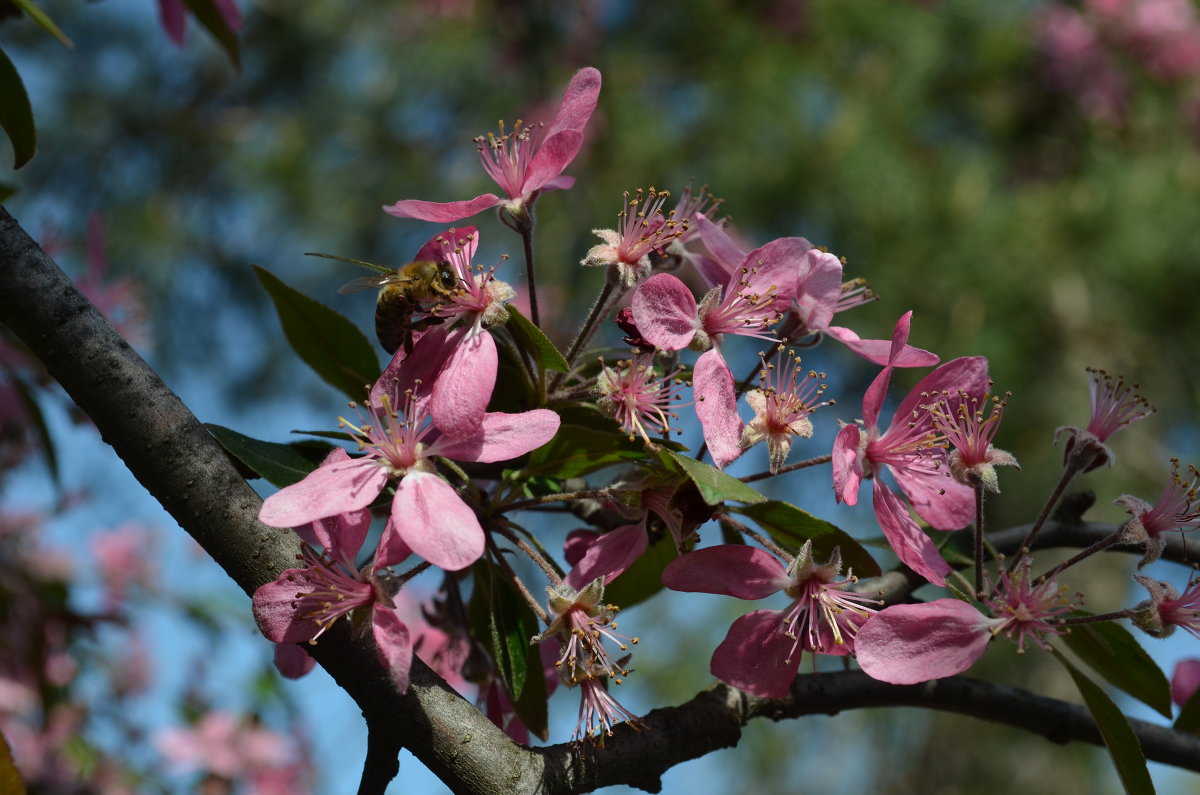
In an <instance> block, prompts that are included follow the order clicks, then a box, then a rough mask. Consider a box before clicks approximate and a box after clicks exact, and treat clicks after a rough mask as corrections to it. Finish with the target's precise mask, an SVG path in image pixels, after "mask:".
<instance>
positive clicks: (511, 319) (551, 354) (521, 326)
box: [505, 304, 571, 373]
mask: <svg viewBox="0 0 1200 795" xmlns="http://www.w3.org/2000/svg"><path fill="white" fill-rule="evenodd" d="M505 308H506V309H507V310H508V324H507V328H508V330H509V333H511V334H512V336H513V339H515V340H516V341H517V344H518V345H520V346H521V348H522V349H524V350H525V351H528V352H529V353H531V354H533V357H534V360H535V361H536V362H537V363H538V366H539V367H541V368H542V369H544V370H557V371H558V372H560V373H565V372H567V371H568V370H570V369H571V368H570V365H568V364H567V360H566V359H565V358H563V355H562V354H561V353H559V352H558V348H555V347H554V343H553V342H551V341H550V338H549V337H547V336H546V335H545V334H543V333H542V330H541V329H540V328H538V327H537V326H535V325H533V321H531V320H529V318H527V317H525V316H524V315H522V314H521V313H520V311H518V310H517V308H516V307H515V306H513V305H512V304H505Z"/></svg>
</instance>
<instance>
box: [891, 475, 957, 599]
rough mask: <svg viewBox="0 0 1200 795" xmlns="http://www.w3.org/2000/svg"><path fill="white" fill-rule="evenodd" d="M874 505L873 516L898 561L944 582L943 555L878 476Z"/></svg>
mask: <svg viewBox="0 0 1200 795" xmlns="http://www.w3.org/2000/svg"><path fill="white" fill-rule="evenodd" d="M874 505H875V519H876V520H877V521H878V522H879V526H880V527H881V528H882V529H883V534H884V535H885V536H886V537H887V540H888V543H889V544H891V546H892V550H893V551H894V552H895V553H896V556H897V557H899V558H900V562H901V563H903V564H904V565H906V566H908V567H909V568H910V569H912V570H913V571H915V572H916V573H917V574H920V575H921V576H922V577H924V578H925V579H927V580H929V581H930V582H931V583H933V584H934V585H945V584H946V575H947V574H949V573H950V565H949V564H948V563H946V561H945V560H943V559H942V556H941V554H940V553H939V552H938V550H937V547H936V546H935V545H934V543H933V541H932V540H930V538H929V536H927V535H925V533H923V532H921V528H920V527H917V523H916V522H914V521H913V518H912V516H911V515H910V514H909V512H908V506H906V505H905V504H904V503H903V502H901V500H900V498H899V497H897V496H896V495H895V494H894V493H893V492H892V490H891V489H889V488H888V487H887V486H885V485H883V483H881V482H880V480H879V478H876V479H875V495H874Z"/></svg>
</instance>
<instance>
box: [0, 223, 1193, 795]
mask: <svg viewBox="0 0 1200 795" xmlns="http://www.w3.org/2000/svg"><path fill="white" fill-rule="evenodd" d="M0 295H3V296H5V300H3V301H0V322H3V323H4V324H6V325H7V326H8V327H9V328H11V329H12V330H13V331H14V332H15V333H16V334H17V335H18V336H20V337H21V339H22V340H24V342H25V343H26V345H28V346H29V348H30V349H31V350H32V351H33V352H34V353H35V354H36V355H37V356H39V357H40V358H41V360H42V362H43V363H44V364H45V365H46V368H47V370H48V371H49V372H50V374H51V375H52V376H53V377H54V378H56V379H57V380H58V381H59V383H60V384H62V386H63V388H64V389H65V390H66V391H67V393H68V394H69V395H70V396H71V398H72V399H73V400H75V402H76V403H77V404H78V405H79V407H80V408H81V409H83V410H84V411H85V412H86V413H87V414H88V415H89V416H90V417H91V418H92V421H93V422H94V423H95V425H96V427H97V428H98V429H99V431H100V433H101V435H102V436H103V438H104V439H105V440H106V441H107V442H108V443H109V444H111V445H112V446H113V449H114V450H115V451H116V452H117V454H118V455H119V456H120V457H121V458H122V459H123V460H124V461H125V463H126V465H127V466H128V467H129V469H130V471H131V472H133V474H134V476H135V477H137V479H138V481H139V482H140V483H141V484H142V485H143V486H145V488H146V489H147V490H148V491H149V492H150V493H151V494H152V495H154V497H155V498H157V499H158V500H159V502H161V503H162V504H163V507H164V508H166V510H167V511H168V512H169V513H170V514H171V515H172V516H173V517H174V518H175V519H176V521H178V522H179V524H180V526H181V527H182V528H183V529H184V530H186V531H187V532H188V533H189V534H190V535H192V537H193V538H195V539H196V540H197V541H198V542H199V543H200V545H201V546H202V547H203V548H204V550H205V551H206V552H207V553H208V554H209V555H211V556H212V558H213V559H214V560H215V561H216V562H217V563H218V564H219V565H220V566H221V567H222V568H223V569H224V570H225V571H226V572H227V573H228V574H229V575H230V577H232V578H233V579H234V581H235V582H237V584H238V585H239V586H240V587H241V588H242V589H243V590H244V591H245V592H246V593H247V594H252V593H253V592H254V591H255V589H257V588H258V587H259V586H260V585H262V584H264V583H266V582H270V581H271V580H273V579H275V577H277V576H278V574H279V573H280V571H282V570H283V569H285V568H288V567H290V566H292V565H294V564H295V556H296V552H297V550H298V543H297V540H296V538H295V536H294V534H293V533H291V532H290V531H286V530H278V529H275V528H271V527H267V526H265V525H263V524H261V523H260V522H259V521H258V518H257V514H258V508H259V505H260V504H261V500H260V499H259V498H258V496H257V495H256V494H255V493H254V491H253V490H252V489H251V488H250V487H249V485H247V484H246V482H245V481H244V480H243V479H242V478H241V477H240V476H239V475H238V474H237V471H236V469H235V468H234V466H233V464H232V463H231V462H230V461H229V459H228V458H227V457H226V455H225V453H224V451H223V450H222V449H221V447H220V446H219V445H218V444H217V443H216V441H215V440H214V439H213V438H212V437H211V436H210V435H209V434H208V432H207V431H205V430H204V428H203V426H202V425H201V424H200V422H199V421H198V420H197V419H196V418H195V417H194V416H193V415H192V413H191V412H190V411H189V410H188V409H187V407H186V406H184V405H183V403H182V402H181V401H180V400H179V398H178V397H177V396H176V395H175V394H174V393H173V392H171V390H170V389H168V388H167V386H166V385H165V384H163V383H162V381H161V380H160V379H159V378H158V376H157V375H156V374H155V373H154V372H153V370H151V369H150V367H149V366H148V365H147V364H146V363H145V362H144V361H143V360H142V359H141V358H140V357H139V356H138V355H137V353H136V352H134V351H133V350H132V349H131V348H130V347H129V345H128V344H127V343H126V342H125V341H124V340H122V339H121V338H120V337H119V336H118V335H117V334H116V332H114V331H113V329H112V328H111V327H110V326H109V325H108V323H107V322H106V321H105V320H104V318H103V317H102V316H101V315H100V314H99V312H97V311H96V309H95V308H94V307H92V306H91V304H90V303H88V301H87V299H86V298H84V296H83V295H82V294H81V293H80V292H79V291H78V290H77V289H76V288H75V286H74V285H73V284H72V283H71V282H70V280H69V279H68V278H67V277H66V275H65V274H63V273H62V271H60V270H59V269H58V267H57V266H56V265H55V264H54V263H53V262H52V261H51V260H50V259H49V258H48V257H47V256H46V255H45V254H44V253H43V252H42V251H41V250H40V249H39V248H38V247H37V245H36V244H35V243H34V242H33V241H32V240H31V239H30V238H29V237H28V236H27V235H26V234H25V232H24V231H23V230H21V228H20V227H19V226H18V224H17V223H16V221H15V220H13V218H12V217H11V216H10V215H9V214H8V213H7V212H6V211H4V210H3V209H2V208H0ZM19 297H27V298H28V300H20V298H19ZM1087 527H1088V526H1086V525H1085V526H1084V528H1085V529H1086V528H1087ZM1004 532H1006V533H1011V534H1013V535H1014V536H1017V537H1020V536H1021V534H1022V533H1023V529H1022V528H1013V529H1012V530H1009V531H1004ZM1056 532H1063V533H1065V534H1066V536H1064V537H1067V538H1071V537H1074V536H1073V535H1072V533H1078V532H1080V531H1079V530H1078V529H1075V530H1070V529H1069V528H1065V529H1064V528H1060V527H1059V526H1058V523H1050V524H1048V525H1047V526H1046V528H1045V530H1044V531H1043V534H1042V535H1041V536H1040V537H1039V541H1040V542H1044V543H1048V542H1049V541H1050V540H1051V539H1054V538H1057V536H1056V535H1055V534H1056ZM1001 535H1003V533H998V534H993V535H992V538H993V539H996V538H997V537H998V536H1001ZM1014 543H1016V542H1014ZM1040 545H1041V544H1039V546H1040ZM1172 550H1173V547H1172V546H1171V544H1170V543H1168V549H1167V552H1166V554H1165V556H1172V555H1173V554H1179V553H1180V552H1181V551H1182V550H1183V547H1182V545H1179V550H1178V551H1176V552H1175V553H1173V552H1172ZM1187 552H1188V554H1189V557H1190V559H1191V560H1197V559H1200V549H1197V548H1195V547H1193V546H1189V547H1188V550H1187ZM1176 559H1182V555H1180V557H1179V558H1176ZM893 574H894V573H893ZM887 576H892V575H887ZM899 576H900V577H902V576H903V575H899ZM308 648H309V652H310V653H311V654H312V655H313V657H315V658H316V659H317V661H318V662H319V663H320V664H321V665H322V666H323V667H324V668H325V669H326V670H328V671H329V672H330V674H331V675H332V676H333V678H334V679H335V680H336V681H337V682H338V684H339V685H340V686H341V687H342V688H343V689H345V690H346V692H347V693H349V695H350V696H351V697H352V698H353V699H354V700H355V702H356V703H357V704H358V705H359V707H360V709H361V710H362V713H363V716H364V718H365V719H366V722H367V726H368V729H369V732H370V733H371V736H372V737H373V740H372V744H373V745H372V751H371V759H370V761H369V767H370V768H371V769H370V770H367V771H364V775H363V782H364V787H366V786H368V784H369V783H370V786H375V785H374V783H373V782H375V781H378V780H379V779H380V778H382V776H383V775H387V774H388V771H390V770H394V760H392V759H388V758H386V757H389V756H393V754H390V752H387V753H385V750H384V749H387V748H389V747H390V748H395V747H396V746H403V747H406V748H408V749H409V750H411V751H412V753H413V754H414V755H415V756H416V757H417V758H418V759H420V760H421V761H422V762H423V763H424V764H425V765H426V766H427V767H429V768H430V770H431V771H433V773H434V774H435V775H437V776H438V777H439V778H441V779H442V781H444V782H445V783H446V785H447V786H449V787H450V788H451V789H452V790H454V791H455V792H468V793H476V792H477V793H490V792H500V791H503V792H521V793H524V792H529V793H532V792H539V793H575V792H583V791H587V790H590V789H593V788H596V787H600V786H607V785H610V784H619V783H625V784H631V785H633V786H637V787H641V788H643V789H646V790H648V791H658V789H660V787H661V784H660V780H659V779H660V776H661V775H662V773H664V772H665V771H666V770H669V769H670V768H671V767H673V766H674V765H676V764H678V763H679V762H681V761H684V760H686V759H693V758H696V757H699V756H702V755H704V754H706V753H708V752H709V751H712V750H715V749H717V748H723V747H728V746H732V745H736V744H737V742H738V740H739V738H740V736H741V727H742V726H744V725H745V724H746V723H747V722H748V721H750V720H752V719H754V718H756V717H766V718H769V719H771V720H783V719H786V718H792V717H797V716H799V715H808V714H835V713H837V712H839V711H841V710H844V709H858V708H862V707H869V706H901V705H903V706H915V707H924V708H929V709H941V710H948V711H954V712H960V713H963V714H969V715H974V716H976V717H980V718H983V719H986V720H993V721H997V722H1001V723H1007V724H1009V725H1013V726H1017V727H1020V728H1024V729H1027V730H1028V731H1032V732H1034V733H1037V734H1041V735H1043V736H1046V737H1048V738H1049V739H1051V740H1054V741H1055V742H1067V741H1070V740H1081V741H1084V742H1091V743H1097V742H1099V734H1098V732H1097V730H1096V727H1095V724H1094V723H1093V722H1092V720H1091V718H1090V717H1089V716H1088V715H1087V713H1086V711H1085V710H1084V709H1083V708H1082V707H1079V706H1076V705H1073V704H1068V703H1065V702H1060V701H1056V700H1054V699H1049V698H1045V697H1042V696H1037V695H1034V694H1031V693H1026V692H1024V691H1019V690H1014V689H1012V688H1007V687H1003V686H1000V685H992V684H987V683H984V682H976V681H974V680H970V679H964V678H961V677H954V678H950V679H943V680H939V681H936V682H929V683H926V684H923V685H916V686H909V687H900V686H895V685H888V684H884V683H882V682H877V681H875V680H873V679H870V678H869V677H867V676H866V675H865V674H862V673H860V672H846V673H833V674H814V675H805V676H801V677H798V678H797V679H796V681H795V683H794V684H793V687H792V693H791V695H790V697H789V698H786V699H780V700H773V701H772V700H765V699H757V698H754V697H751V696H748V695H746V694H744V693H741V692H739V691H737V690H734V689H732V688H730V687H728V686H726V685H720V684H718V685H715V686H713V687H711V688H709V689H708V690H706V691H704V692H702V693H700V694H699V695H697V696H696V697H695V698H693V699H692V700H691V701H689V702H688V703H686V704H684V705H682V706H679V707H671V708H666V709H657V710H654V711H653V712H651V713H650V714H649V715H648V716H647V717H646V719H645V723H646V727H647V730H646V731H644V732H643V733H642V734H639V735H635V733H634V732H633V730H632V729H630V728H629V727H627V726H621V727H618V730H617V732H616V734H615V736H614V737H613V738H611V739H610V740H609V742H608V747H607V748H605V749H603V750H601V749H593V748H590V747H587V746H584V747H583V748H577V747H575V746H572V745H570V744H560V745H555V746H550V747H546V748H538V749H534V750H529V749H525V748H522V747H520V746H518V745H516V744H514V743H513V742H512V741H510V740H509V739H508V738H507V736H505V735H504V733H503V732H501V731H500V730H499V729H497V728H496V727H495V726H494V725H493V724H492V723H491V722H490V721H488V720H487V718H486V717H484V716H483V715H482V714H481V713H480V712H479V711H478V710H477V709H475V708H474V707H473V706H472V705H471V704H469V703H467V702H466V701H465V700H463V699H462V698H461V697H460V696H458V694H456V693H455V692H454V691H453V690H451V689H450V688H449V687H448V686H447V685H446V683H445V682H443V681H442V680H441V678H439V677H438V676H437V675H436V674H435V673H433V672H432V671H431V670H430V669H429V668H428V667H427V666H426V665H424V664H423V663H422V662H421V661H420V660H419V659H416V658H414V660H413V669H412V672H411V681H412V684H411V687H410V689H409V692H408V693H406V694H405V695H403V696H401V695H399V694H397V693H396V692H395V691H394V689H393V688H392V687H391V685H390V680H389V678H388V675H387V672H386V671H385V670H383V667H382V666H381V665H380V663H379V661H378V658H377V657H376V654H375V650H374V648H373V641H372V640H371V638H370V636H369V634H368V635H365V636H353V635H352V633H351V630H350V629H349V626H348V622H339V624H338V625H337V626H335V627H334V628H333V629H332V630H331V631H330V632H328V633H326V634H325V635H324V636H323V637H322V639H321V642H320V643H319V644H317V645H315V646H311V647H308ZM1131 723H1132V724H1133V726H1134V730H1135V732H1136V733H1137V734H1138V737H1139V738H1140V739H1141V741H1142V745H1143V749H1144V750H1145V752H1146V755H1147V756H1148V757H1149V758H1150V759H1154V760H1157V761H1162V762H1166V763H1168V764H1173V765H1177V766H1179V767H1184V768H1187V769H1191V770H1200V740H1197V739H1196V738H1195V737H1192V736H1190V735H1185V734H1182V733H1178V732H1174V731H1172V730H1171V729H1167V728H1161V727H1156V726H1153V725H1150V724H1146V723H1142V722H1141V721H1131ZM376 756H378V757H379V759H378V762H376V761H374V760H375V758H376Z"/></svg>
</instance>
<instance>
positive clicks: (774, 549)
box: [713, 513, 796, 562]
mask: <svg viewBox="0 0 1200 795" xmlns="http://www.w3.org/2000/svg"><path fill="white" fill-rule="evenodd" d="M713 518H714V519H719V520H720V521H721V522H722V523H723V524H726V525H728V526H729V527H730V529H732V530H735V531H737V532H739V533H741V534H742V535H744V536H749V537H750V538H753V539H754V540H755V541H757V542H758V543H759V544H761V545H762V546H763V548H765V549H766V550H767V551H769V552H771V553H772V554H773V555H775V556H776V557H778V558H779V559H780V560H782V561H785V562H786V561H789V560H791V559H792V558H794V557H796V556H795V555H793V554H789V553H788V552H787V551H786V550H784V549H783V548H782V547H780V546H779V545H778V544H776V543H775V542H774V541H772V540H771V539H770V538H767V537H766V536H764V535H763V534H762V533H759V532H758V531H757V530H755V529H754V528H752V527H747V526H746V525H744V524H742V523H741V522H739V521H737V520H736V519H732V518H730V516H729V514H727V513H723V514H721V515H720V516H715V517H713Z"/></svg>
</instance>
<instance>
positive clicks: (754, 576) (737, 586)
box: [662, 544, 791, 616]
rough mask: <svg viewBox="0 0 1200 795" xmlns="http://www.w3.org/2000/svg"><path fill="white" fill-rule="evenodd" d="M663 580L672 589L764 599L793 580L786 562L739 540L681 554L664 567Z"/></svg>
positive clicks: (739, 597)
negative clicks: (785, 568) (742, 543)
mask: <svg viewBox="0 0 1200 795" xmlns="http://www.w3.org/2000/svg"><path fill="white" fill-rule="evenodd" d="M662 581H663V585H665V586H667V587H668V588H670V589H671V590H672V591H687V592H691V593H717V594H725V595H726V596H734V597H737V598H738V599H765V598H766V597H768V596H770V595H771V594H773V593H775V592H776V591H782V590H784V589H785V588H787V587H788V585H790V584H791V580H790V578H789V577H788V576H787V572H786V571H785V570H784V568H783V564H781V563H780V562H779V561H778V560H776V559H775V558H774V557H773V556H772V555H771V554H770V553H768V552H766V551H764V550H761V549H759V548H758V547H747V546H742V545H740V544H721V545H720V546H715V547H705V548H703V549H697V550H696V551H694V552H689V553H687V554H685V555H680V556H679V557H677V558H675V560H673V561H671V562H670V563H668V564H667V567H666V568H665V569H663V573H662ZM776 616H778V614H776Z"/></svg>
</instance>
